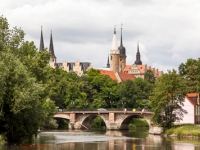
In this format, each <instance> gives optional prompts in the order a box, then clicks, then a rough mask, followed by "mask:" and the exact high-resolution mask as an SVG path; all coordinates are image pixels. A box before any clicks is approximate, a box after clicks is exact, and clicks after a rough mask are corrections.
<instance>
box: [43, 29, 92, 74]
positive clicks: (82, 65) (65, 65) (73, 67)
mask: <svg viewBox="0 0 200 150" xmlns="http://www.w3.org/2000/svg"><path fill="white" fill-rule="evenodd" d="M43 49H44V39H43V33H42V29H41V36H40V48H39V51H42V50H43ZM49 53H50V60H49V65H50V66H51V67H52V68H56V67H57V68H61V69H63V70H65V71H67V72H69V71H73V72H75V73H76V74H77V75H78V76H81V75H83V73H84V71H86V70H88V69H90V68H92V67H91V63H90V62H80V61H78V60H77V61H75V62H67V61H63V62H62V63H57V62H56V56H55V53H54V46H53V37H52V32H51V35H50V45H49Z"/></svg>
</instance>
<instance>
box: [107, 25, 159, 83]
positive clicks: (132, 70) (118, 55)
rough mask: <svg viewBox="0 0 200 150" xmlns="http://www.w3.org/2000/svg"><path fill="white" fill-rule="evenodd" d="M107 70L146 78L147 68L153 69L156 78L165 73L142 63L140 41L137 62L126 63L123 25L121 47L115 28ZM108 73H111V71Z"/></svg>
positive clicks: (117, 74)
mask: <svg viewBox="0 0 200 150" xmlns="http://www.w3.org/2000/svg"><path fill="white" fill-rule="evenodd" d="M109 60H110V61H109ZM109 62H110V63H109ZM109 68H110V69H109ZM106 70H110V71H112V72H114V73H115V75H116V76H120V75H122V73H125V74H130V75H133V76H134V77H136V78H137V77H141V78H144V75H145V73H146V71H147V70H151V71H152V72H153V74H154V77H155V78H158V77H160V76H161V75H162V74H163V72H162V71H159V70H158V69H155V68H152V67H151V66H147V65H143V64H142V61H141V59H140V51H139V42H138V43H137V53H136V60H135V63H134V64H132V65H126V48H125V47H124V46H123V40H122V27H121V40H120V46H119V47H118V42H117V36H116V28H114V34H113V40H112V47H111V50H110V58H109V57H108V62H107V69H106ZM107 72H108V71H107ZM119 72H122V73H120V74H119ZM104 74H106V73H105V71H104ZM107 74H108V75H109V73H107ZM123 76H125V75H123ZM118 81H119V80H118Z"/></svg>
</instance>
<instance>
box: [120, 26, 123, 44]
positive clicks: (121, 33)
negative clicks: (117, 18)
mask: <svg viewBox="0 0 200 150" xmlns="http://www.w3.org/2000/svg"><path fill="white" fill-rule="evenodd" d="M122 25H123V24H122V23H121V43H120V45H123V44H122Z"/></svg>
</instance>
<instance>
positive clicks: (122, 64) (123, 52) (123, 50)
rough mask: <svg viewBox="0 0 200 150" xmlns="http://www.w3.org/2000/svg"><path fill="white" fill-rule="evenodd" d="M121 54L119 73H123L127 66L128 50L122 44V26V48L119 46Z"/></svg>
mask: <svg viewBox="0 0 200 150" xmlns="http://www.w3.org/2000/svg"><path fill="white" fill-rule="evenodd" d="M118 49H119V52H120V55H119V57H120V58H119V72H122V71H123V69H124V68H125V66H126V48H125V47H124V46H123V42H122V24H121V43H120V46H119V48H118Z"/></svg>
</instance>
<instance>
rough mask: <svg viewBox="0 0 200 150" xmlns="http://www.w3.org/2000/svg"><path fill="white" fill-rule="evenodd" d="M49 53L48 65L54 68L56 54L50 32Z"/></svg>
mask: <svg viewBox="0 0 200 150" xmlns="http://www.w3.org/2000/svg"><path fill="white" fill-rule="evenodd" d="M49 53H50V66H51V67H53V68H54V67H55V63H56V56H55V54H54V47H53V38H52V32H51V37H50V45H49Z"/></svg>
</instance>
